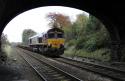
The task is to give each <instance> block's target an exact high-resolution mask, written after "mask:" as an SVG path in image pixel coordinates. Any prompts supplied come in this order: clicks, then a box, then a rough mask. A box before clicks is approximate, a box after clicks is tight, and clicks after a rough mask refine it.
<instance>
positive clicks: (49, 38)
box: [29, 28, 65, 56]
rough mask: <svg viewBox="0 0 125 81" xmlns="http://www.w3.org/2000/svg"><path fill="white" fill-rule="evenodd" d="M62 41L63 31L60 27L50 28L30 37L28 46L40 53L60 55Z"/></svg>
mask: <svg viewBox="0 0 125 81" xmlns="http://www.w3.org/2000/svg"><path fill="white" fill-rule="evenodd" d="M64 42H65V39H64V31H63V30H62V29H60V28H51V29H49V30H48V31H47V32H46V33H42V34H37V35H34V36H32V37H30V38H29V47H30V48H31V49H32V50H33V51H37V52H40V53H42V54H46V55H50V56H60V55H62V54H63V53H64Z"/></svg>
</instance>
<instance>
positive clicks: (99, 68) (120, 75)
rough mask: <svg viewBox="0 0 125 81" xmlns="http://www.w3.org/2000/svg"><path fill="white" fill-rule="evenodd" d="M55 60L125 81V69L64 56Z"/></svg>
mask: <svg viewBox="0 0 125 81" xmlns="http://www.w3.org/2000/svg"><path fill="white" fill-rule="evenodd" d="M54 60H56V61H58V62H62V63H66V64H69V65H71V66H75V67H77V68H80V69H83V70H84V69H86V70H88V71H91V72H94V73H98V74H100V75H103V76H106V77H110V78H112V79H115V80H118V81H125V71H122V70H119V69H116V68H112V67H108V66H103V65H99V64H94V63H89V62H81V61H75V60H72V59H68V58H64V57H61V58H54Z"/></svg>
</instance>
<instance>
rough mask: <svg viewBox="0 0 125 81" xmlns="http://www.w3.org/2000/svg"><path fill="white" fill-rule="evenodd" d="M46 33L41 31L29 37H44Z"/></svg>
mask: <svg viewBox="0 0 125 81" xmlns="http://www.w3.org/2000/svg"><path fill="white" fill-rule="evenodd" d="M44 34H45V33H39V34H36V35H34V36H32V37H29V39H32V38H35V37H43V35H44Z"/></svg>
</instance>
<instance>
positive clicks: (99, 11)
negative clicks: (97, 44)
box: [0, 0, 125, 61]
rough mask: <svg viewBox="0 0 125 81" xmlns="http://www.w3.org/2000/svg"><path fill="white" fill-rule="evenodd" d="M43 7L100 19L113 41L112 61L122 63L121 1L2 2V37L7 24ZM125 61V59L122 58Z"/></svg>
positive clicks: (123, 23) (124, 23) (124, 17)
mask: <svg viewBox="0 0 125 81" xmlns="http://www.w3.org/2000/svg"><path fill="white" fill-rule="evenodd" d="M43 6H66V7H72V8H77V9H80V10H84V11H86V12H88V13H90V14H92V15H94V16H95V17H97V18H98V19H100V20H101V22H102V23H103V24H104V25H105V26H106V28H107V29H108V31H109V33H110V36H111V39H112V46H111V47H112V60H114V61H120V60H121V58H122V57H121V56H123V55H122V54H123V53H122V50H123V49H124V48H125V36H124V34H125V32H124V31H125V27H124V26H125V15H124V14H125V13H124V12H123V10H125V6H124V4H123V2H120V1H113V2H112V3H111V2H108V1H99V2H96V1H92V0H86V1H85V0H0V35H1V34H2V31H3V29H4V28H5V26H6V24H7V23H8V22H9V21H10V20H11V19H13V18H14V17H15V16H17V15H19V14H20V13H22V12H24V11H27V10H29V9H33V8H37V7H43ZM124 56H125V55H124ZM122 60H124V61H125V58H122Z"/></svg>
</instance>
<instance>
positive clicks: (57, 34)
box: [47, 28, 65, 55]
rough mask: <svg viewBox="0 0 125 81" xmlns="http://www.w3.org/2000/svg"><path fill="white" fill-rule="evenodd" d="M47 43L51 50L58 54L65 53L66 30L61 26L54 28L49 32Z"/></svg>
mask: <svg viewBox="0 0 125 81" xmlns="http://www.w3.org/2000/svg"><path fill="white" fill-rule="evenodd" d="M47 34H48V37H47V44H48V49H49V51H50V52H54V53H56V54H60V55H61V54H63V53H64V42H65V40H64V32H63V31H62V30H61V29H59V28H53V29H52V30H49V31H48V32H47Z"/></svg>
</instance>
